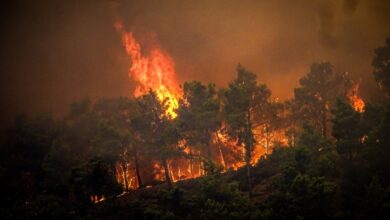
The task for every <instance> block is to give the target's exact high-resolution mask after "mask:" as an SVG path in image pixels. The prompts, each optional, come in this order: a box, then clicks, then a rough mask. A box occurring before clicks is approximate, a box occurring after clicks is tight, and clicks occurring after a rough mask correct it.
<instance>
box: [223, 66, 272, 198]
mask: <svg viewBox="0 0 390 220" xmlns="http://www.w3.org/2000/svg"><path fill="white" fill-rule="evenodd" d="M270 95H271V92H270V90H269V89H268V88H267V87H266V86H265V85H259V84H257V82H256V75H255V74H253V73H251V72H249V71H248V70H246V69H245V68H244V67H243V66H241V65H238V67H237V78H236V79H235V80H234V81H233V82H231V83H230V84H229V86H228V88H227V89H226V91H225V92H224V113H225V117H226V124H227V131H228V133H229V135H230V137H231V138H234V139H236V141H237V145H240V146H242V147H243V150H244V155H245V156H244V161H245V166H246V170H247V180H248V190H249V194H250V195H251V191H252V186H251V174H250V167H251V158H252V151H253V150H254V146H255V138H254V132H253V131H254V129H255V125H256V124H257V123H258V121H256V117H255V115H256V112H260V111H262V110H263V108H264V107H265V106H266V105H267V104H268V99H269V97H270Z"/></svg>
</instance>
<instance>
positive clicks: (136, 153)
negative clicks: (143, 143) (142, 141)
mask: <svg viewBox="0 0 390 220" xmlns="http://www.w3.org/2000/svg"><path fill="white" fill-rule="evenodd" d="M134 165H135V173H136V175H137V181H138V188H143V186H144V185H143V183H142V180H141V175H140V173H139V162H138V152H137V147H136V146H134Z"/></svg>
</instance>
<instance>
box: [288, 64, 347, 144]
mask: <svg viewBox="0 0 390 220" xmlns="http://www.w3.org/2000/svg"><path fill="white" fill-rule="evenodd" d="M299 83H300V87H298V88H296V89H295V90H294V94H295V97H294V100H293V102H295V104H293V105H292V106H293V107H294V108H296V109H294V110H293V111H295V112H296V113H297V114H299V115H300V117H301V121H303V122H304V123H309V124H311V125H313V126H314V127H315V128H316V129H317V130H318V131H319V132H321V133H322V135H323V136H324V137H328V135H329V131H328V128H329V122H330V110H331V109H332V107H333V106H334V102H335V100H336V98H345V99H347V94H348V91H349V90H350V87H351V84H352V83H351V80H350V79H349V78H348V77H347V75H346V74H339V73H336V72H335V71H334V70H333V66H332V65H331V64H330V63H328V62H325V63H313V64H312V65H311V67H310V72H309V73H308V74H307V75H306V76H304V77H303V78H302V79H301V80H300V81H299Z"/></svg>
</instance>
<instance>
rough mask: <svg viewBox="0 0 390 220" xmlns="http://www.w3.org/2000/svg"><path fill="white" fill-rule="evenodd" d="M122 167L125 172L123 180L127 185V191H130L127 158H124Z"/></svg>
mask: <svg viewBox="0 0 390 220" xmlns="http://www.w3.org/2000/svg"><path fill="white" fill-rule="evenodd" d="M121 168H122V172H123V182H124V185H125V191H126V192H128V191H129V182H128V181H127V166H126V161H125V160H122V162H121Z"/></svg>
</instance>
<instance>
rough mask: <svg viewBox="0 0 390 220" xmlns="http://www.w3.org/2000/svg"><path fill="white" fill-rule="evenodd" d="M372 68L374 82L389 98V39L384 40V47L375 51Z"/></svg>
mask: <svg viewBox="0 0 390 220" xmlns="http://www.w3.org/2000/svg"><path fill="white" fill-rule="evenodd" d="M372 66H373V67H374V76H375V79H376V81H377V82H378V83H379V86H380V87H381V88H383V89H384V90H385V92H386V93H387V96H390V38H387V39H386V45H385V46H382V47H378V48H377V49H375V51H374V59H373V60H372Z"/></svg>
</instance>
